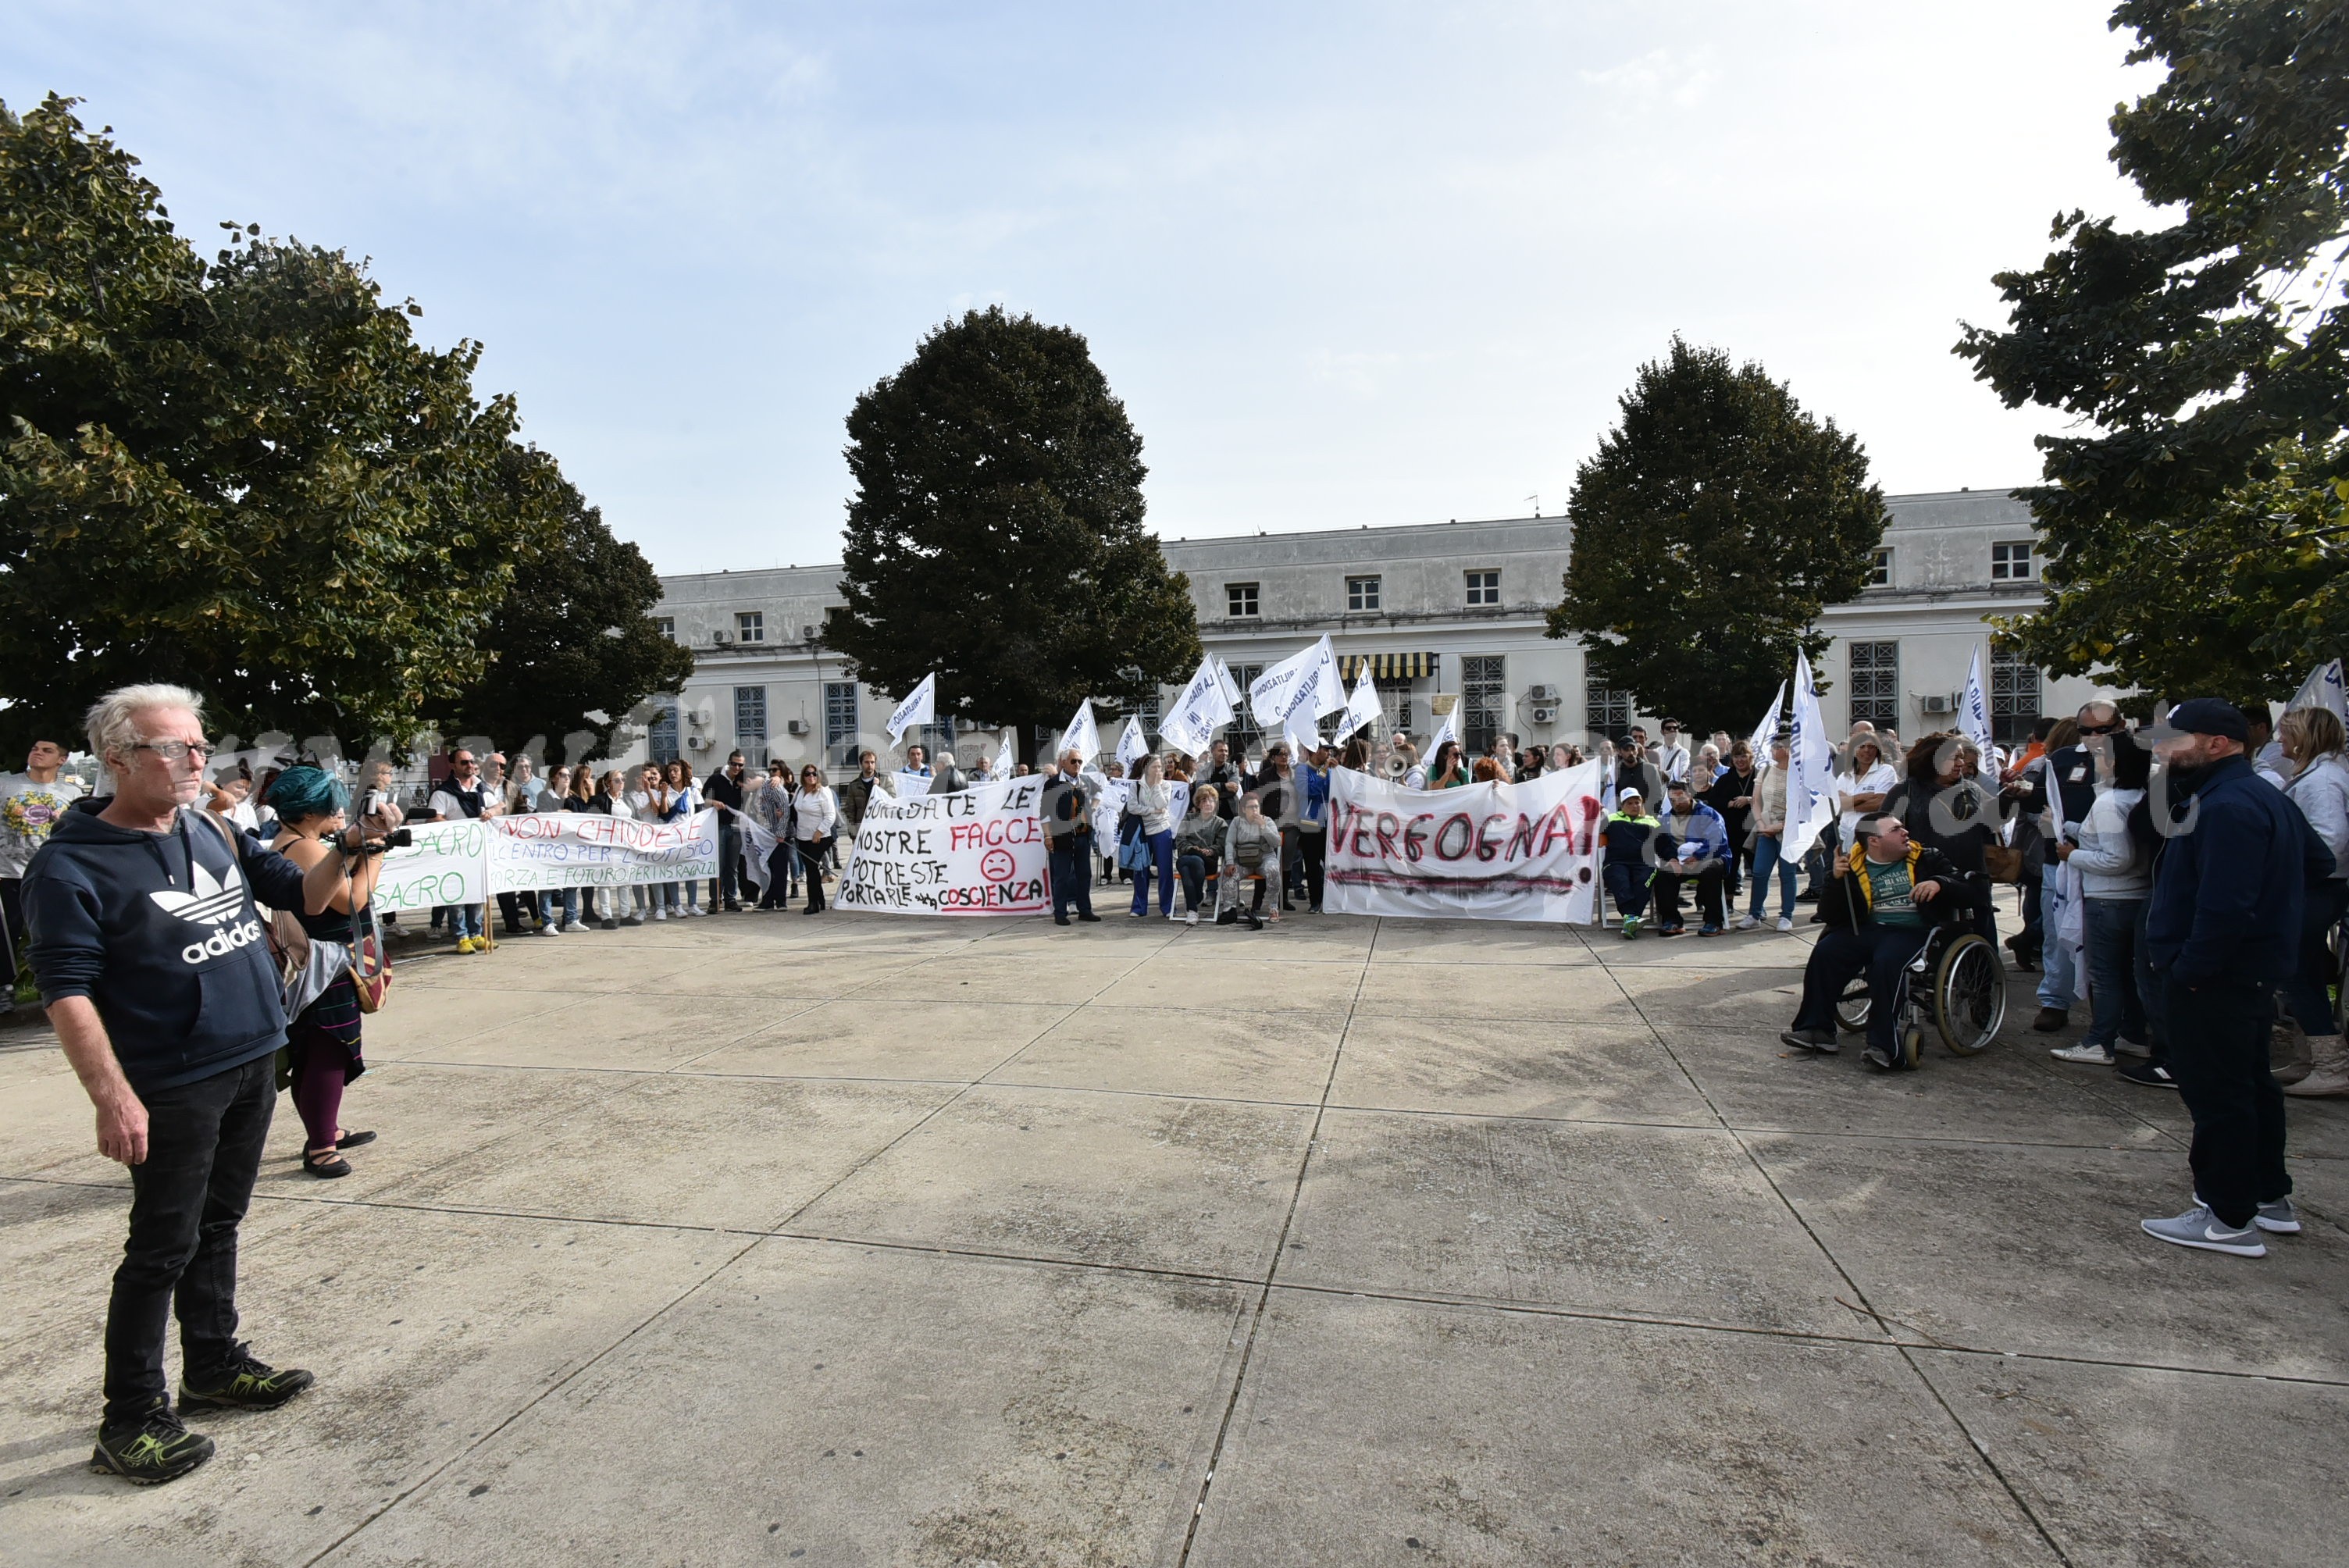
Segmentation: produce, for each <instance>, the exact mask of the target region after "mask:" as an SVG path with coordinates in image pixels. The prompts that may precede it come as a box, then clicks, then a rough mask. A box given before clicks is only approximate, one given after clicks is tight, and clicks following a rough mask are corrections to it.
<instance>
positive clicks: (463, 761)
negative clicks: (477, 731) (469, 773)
mask: <svg viewBox="0 0 2349 1568" xmlns="http://www.w3.org/2000/svg"><path fill="white" fill-rule="evenodd" d="M449 766H450V767H451V768H471V767H472V766H473V759H472V758H470V757H460V758H457V759H456V760H455V761H453V762H451V763H450V764H449Z"/></svg>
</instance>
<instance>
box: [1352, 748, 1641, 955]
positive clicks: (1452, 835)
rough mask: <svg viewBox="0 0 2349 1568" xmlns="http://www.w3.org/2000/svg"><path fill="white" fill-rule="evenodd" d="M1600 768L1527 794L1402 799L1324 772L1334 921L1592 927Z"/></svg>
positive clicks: (1528, 788) (1490, 787) (1437, 793)
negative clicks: (1360, 918)
mask: <svg viewBox="0 0 2349 1568" xmlns="http://www.w3.org/2000/svg"><path fill="white" fill-rule="evenodd" d="M1604 815H1605V812H1604V811H1603V810H1602V809H1601V808H1600V806H1599V764H1598V763H1596V762H1586V763H1584V764H1583V765H1582V766H1580V767H1579V768H1569V769H1565V770H1563V771H1561V772H1557V773H1545V774H1543V775H1541V776H1540V777H1539V778H1537V779H1532V780H1530V781H1529V782H1527V783H1524V784H1467V785H1463V786H1462V787H1460V788H1459V789H1404V788H1403V787H1402V785H1400V784H1393V783H1390V782H1388V781H1387V780H1385V779H1374V778H1372V777H1371V775H1369V774H1367V773H1360V772H1357V771H1355V770H1354V769H1350V768H1337V769H1331V770H1330V843H1329V860H1328V877H1329V882H1328V892H1326V893H1325V895H1324V897H1323V903H1324V904H1325V905H1326V906H1327V907H1328V908H1329V909H1330V911H1331V912H1332V913H1338V914H1383V915H1397V916H1401V917H1404V918H1418V919H1423V920H1460V919H1467V920H1561V921H1572V922H1577V923H1588V922H1589V921H1590V919H1591V917H1592V913H1593V911H1594V910H1595V908H1596V902H1595V900H1596V890H1597V888H1598V883H1599V820H1600V819H1601V818H1602V817H1603V816H1604Z"/></svg>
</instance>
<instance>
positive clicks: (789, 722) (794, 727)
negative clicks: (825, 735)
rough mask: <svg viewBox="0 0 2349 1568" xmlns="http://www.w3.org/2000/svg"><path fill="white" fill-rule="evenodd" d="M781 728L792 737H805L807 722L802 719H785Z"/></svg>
mask: <svg viewBox="0 0 2349 1568" xmlns="http://www.w3.org/2000/svg"><path fill="white" fill-rule="evenodd" d="M783 727H784V728H785V729H787V730H789V731H790V732H791V733H792V734H793V735H805V734H806V733H807V732H808V726H807V720H806V719H804V718H793V719H786V720H785V721H784V722H783Z"/></svg>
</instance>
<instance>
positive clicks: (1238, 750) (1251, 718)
mask: <svg viewBox="0 0 2349 1568" xmlns="http://www.w3.org/2000/svg"><path fill="white" fill-rule="evenodd" d="M1248 591H1249V592H1250V593H1254V592H1255V591H1256V590H1255V588H1254V586H1253V585H1251V586H1250V588H1249V590H1248ZM1262 674H1264V666H1263V665H1233V666H1232V681H1233V683H1234V684H1235V685H1237V686H1238V687H1239V688H1240V700H1239V701H1238V702H1236V703H1234V704H1232V707H1233V708H1234V710H1235V711H1234V712H1233V714H1232V722H1231V723H1230V724H1229V725H1228V726H1227V727H1226V728H1225V730H1224V738H1225V739H1226V740H1228V741H1230V742H1231V743H1232V758H1233V760H1234V761H1237V760H1238V759H1239V758H1242V757H1246V756H1247V755H1248V753H1249V752H1251V751H1253V750H1255V749H1256V744H1257V741H1259V740H1262V739H1263V738H1264V731H1262V730H1261V729H1258V728H1257V727H1256V713H1255V711H1254V709H1253V708H1251V707H1249V705H1248V702H1247V688H1248V687H1250V686H1254V685H1256V677H1257V676H1260V675H1262Z"/></svg>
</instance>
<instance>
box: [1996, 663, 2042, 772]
mask: <svg viewBox="0 0 2349 1568" xmlns="http://www.w3.org/2000/svg"><path fill="white" fill-rule="evenodd" d="M2038 722H2039V671H2038V668H2037V667H2036V666H2035V665H2033V664H2032V663H2031V661H2030V660H2028V659H2026V658H2024V657H2023V655H2021V654H2015V653H2008V652H2005V651H2003V650H2002V649H1998V648H1992V650H1991V655H1990V738H1991V739H1992V740H1993V741H1995V742H1997V743H1998V744H1999V745H2001V746H2005V747H2016V746H2021V745H2022V744H2023V743H2024V742H2025V741H2027V740H2029V739H2030V738H2031V727H2032V726H2033V725H2034V724H2037V723H2038Z"/></svg>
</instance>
